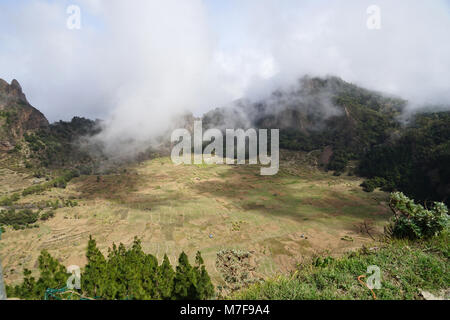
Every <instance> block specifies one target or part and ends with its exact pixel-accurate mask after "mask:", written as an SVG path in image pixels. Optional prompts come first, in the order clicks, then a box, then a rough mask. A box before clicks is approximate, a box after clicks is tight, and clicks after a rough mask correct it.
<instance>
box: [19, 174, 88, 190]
mask: <svg viewBox="0 0 450 320" xmlns="http://www.w3.org/2000/svg"><path fill="white" fill-rule="evenodd" d="M79 176H80V173H79V172H78V171H77V170H70V171H66V172H65V173H64V174H63V175H62V176H60V177H58V178H56V179H53V180H51V181H48V182H45V183H41V184H38V185H34V186H31V187H28V188H26V189H25V190H23V191H22V196H24V197H25V196H27V195H30V194H35V193H41V192H44V191H45V190H48V189H50V188H65V187H66V186H67V183H68V182H69V181H70V180H72V179H73V178H76V177H79Z"/></svg>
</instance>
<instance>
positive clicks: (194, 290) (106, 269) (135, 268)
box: [7, 237, 214, 300]
mask: <svg viewBox="0 0 450 320" xmlns="http://www.w3.org/2000/svg"><path fill="white" fill-rule="evenodd" d="M86 258H87V261H88V262H87V264H86V266H85V267H84V269H83V270H82V273H81V290H79V291H80V292H79V293H80V294H82V295H83V296H87V297H92V298H95V299H104V300H129V299H133V300H157V299H158V300H180V299H181V300H185V299H189V300H203V299H209V298H211V297H212V296H213V295H214V287H213V285H212V282H211V279H210V277H209V275H208V272H207V271H206V268H205V265H204V262H203V259H202V257H201V254H200V252H198V253H197V256H196V265H195V266H191V265H190V263H189V259H188V257H187V255H186V254H185V253H184V252H183V253H181V254H180V257H179V259H178V266H177V268H176V272H175V271H174V270H173V268H172V266H171V264H170V261H169V259H168V257H167V256H166V255H165V256H164V259H163V262H162V264H161V265H159V264H158V260H157V259H156V257H154V256H153V255H151V254H146V253H144V251H143V250H142V246H141V241H140V240H139V239H137V238H135V239H134V241H133V244H132V245H131V247H130V248H128V249H127V248H126V247H125V246H124V245H123V244H119V245H118V246H117V245H115V244H114V245H113V247H112V248H110V249H109V250H108V255H107V256H106V257H105V256H104V255H103V254H102V253H101V251H100V250H99V249H98V247H97V243H96V241H95V240H94V239H93V238H92V237H90V239H89V242H88V246H87V251H86ZM39 270H40V272H41V275H40V278H39V280H37V281H36V280H35V278H34V277H32V276H31V272H30V271H29V270H25V271H24V281H23V283H22V284H20V285H17V286H15V287H8V288H7V290H8V295H9V296H11V297H19V298H22V299H43V298H44V296H45V291H46V290H47V289H48V288H51V289H57V288H64V287H65V286H66V281H67V279H68V277H69V274H67V273H66V270H65V268H64V266H62V265H61V264H60V263H59V262H58V261H57V260H56V259H54V258H52V257H51V256H50V254H49V253H48V252H46V251H43V252H42V253H41V256H40V257H39Z"/></svg>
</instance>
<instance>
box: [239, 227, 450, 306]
mask: <svg viewBox="0 0 450 320" xmlns="http://www.w3.org/2000/svg"><path fill="white" fill-rule="evenodd" d="M448 243H449V234H448V232H447V233H443V234H441V235H440V236H439V237H437V238H434V239H431V240H426V241H425V240H424V241H408V240H393V241H390V242H387V243H384V244H382V245H380V247H377V248H376V250H374V249H372V250H370V249H367V248H363V249H360V250H357V251H355V252H352V253H349V254H346V255H344V256H343V257H339V258H338V259H326V258H325V259H322V260H317V259H316V260H314V259H312V261H310V262H308V263H304V264H302V265H300V266H299V268H298V270H296V272H294V273H292V274H291V275H290V276H279V277H276V278H272V279H269V280H267V281H265V282H263V283H258V284H256V285H253V286H251V287H250V288H248V289H244V290H242V291H240V292H238V293H236V294H235V295H234V296H233V298H235V299H251V300H252V299H256V300H261V299H268V300H318V299H327V300H354V299H356V300H366V299H368V300H372V299H374V298H376V299H379V300H393V299H399V300H405V299H407V300H412V299H424V298H427V299H430V298H431V297H432V296H434V297H433V299H436V298H438V299H447V300H448V299H449V298H450V290H449V289H448V288H449V284H450V273H449V272H448V268H447V267H448V259H449V246H448ZM319 259H320V258H319ZM368 266H377V267H379V270H380V288H377V289H374V290H373V293H372V292H371V291H370V290H369V289H368V288H366V287H365V286H364V285H362V284H361V283H359V282H358V281H357V277H358V275H364V276H365V278H361V280H362V281H363V282H366V279H367V277H369V276H370V274H367V273H366V272H367V267H368ZM373 294H375V296H373Z"/></svg>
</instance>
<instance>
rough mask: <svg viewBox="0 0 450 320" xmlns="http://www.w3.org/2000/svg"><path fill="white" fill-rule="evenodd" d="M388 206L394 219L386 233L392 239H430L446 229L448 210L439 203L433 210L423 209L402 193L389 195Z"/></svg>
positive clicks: (436, 203)
mask: <svg viewBox="0 0 450 320" xmlns="http://www.w3.org/2000/svg"><path fill="white" fill-rule="evenodd" d="M389 206H390V208H391V210H392V211H393V213H394V217H393V218H392V222H391V224H390V225H389V226H388V228H387V229H386V231H387V233H388V235H391V236H393V237H396V238H409V239H422V238H431V237H434V236H436V235H438V234H439V233H440V232H442V231H443V230H444V229H446V228H447V225H448V209H447V207H446V205H445V204H443V203H441V202H435V203H434V206H433V208H431V209H425V208H424V207H423V206H422V205H420V204H416V203H414V200H411V199H409V198H408V197H407V196H405V195H404V194H403V193H401V192H394V193H392V194H391V198H390V202H389Z"/></svg>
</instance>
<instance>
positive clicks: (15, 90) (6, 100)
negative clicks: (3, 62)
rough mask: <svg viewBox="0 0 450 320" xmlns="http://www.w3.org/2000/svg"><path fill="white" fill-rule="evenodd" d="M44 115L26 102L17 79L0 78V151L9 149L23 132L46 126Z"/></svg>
mask: <svg viewBox="0 0 450 320" xmlns="http://www.w3.org/2000/svg"><path fill="white" fill-rule="evenodd" d="M48 125H49V123H48V120H47V119H46V118H45V116H44V115H43V114H42V113H41V112H40V111H39V110H37V109H36V108H34V107H33V106H32V105H31V104H29V103H28V101H27V99H26V97H25V94H24V93H23V92H22V87H21V86H20V84H19V82H17V80H13V81H12V82H11V84H8V83H7V82H6V81H4V80H2V79H0V152H1V151H10V150H12V149H13V148H14V146H15V145H16V143H17V141H19V140H20V139H22V138H23V136H24V134H25V133H28V132H33V131H36V130H39V129H41V128H46V127H48Z"/></svg>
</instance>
